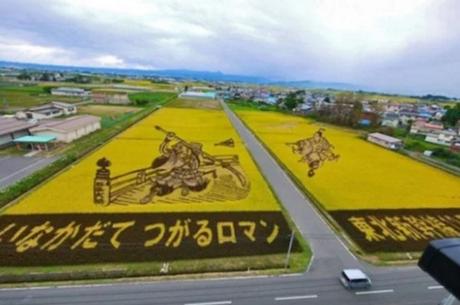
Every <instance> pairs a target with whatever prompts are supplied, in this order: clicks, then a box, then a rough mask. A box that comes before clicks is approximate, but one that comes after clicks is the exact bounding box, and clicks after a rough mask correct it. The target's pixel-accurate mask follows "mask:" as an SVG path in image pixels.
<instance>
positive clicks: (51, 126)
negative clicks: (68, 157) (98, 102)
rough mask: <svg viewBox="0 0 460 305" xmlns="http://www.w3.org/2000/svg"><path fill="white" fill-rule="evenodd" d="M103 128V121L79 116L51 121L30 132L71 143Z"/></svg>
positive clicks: (94, 117)
mask: <svg viewBox="0 0 460 305" xmlns="http://www.w3.org/2000/svg"><path fill="white" fill-rule="evenodd" d="M100 128H101V119H100V118H99V117H97V116H93V115H79V116H74V117H70V118H67V119H64V120H59V121H49V122H45V123H43V124H40V126H37V127H34V128H32V129H31V130H30V132H31V133H32V134H33V135H48V136H54V137H56V140H57V141H58V142H64V143H70V142H72V141H74V140H76V139H78V138H81V137H83V136H85V135H87V134H89V133H92V132H93V131H96V130H98V129H100Z"/></svg>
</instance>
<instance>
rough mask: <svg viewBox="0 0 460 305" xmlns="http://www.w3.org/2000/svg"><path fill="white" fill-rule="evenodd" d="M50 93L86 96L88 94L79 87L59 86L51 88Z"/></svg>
mask: <svg viewBox="0 0 460 305" xmlns="http://www.w3.org/2000/svg"><path fill="white" fill-rule="evenodd" d="M51 94H52V95H64V96H80V97H86V96H88V95H89V92H88V91H86V90H84V89H81V88H68V87H60V88H55V89H51Z"/></svg>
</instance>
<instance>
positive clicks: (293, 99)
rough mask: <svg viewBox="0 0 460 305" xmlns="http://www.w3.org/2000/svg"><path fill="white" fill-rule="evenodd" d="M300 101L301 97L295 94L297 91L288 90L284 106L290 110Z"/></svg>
mask: <svg viewBox="0 0 460 305" xmlns="http://www.w3.org/2000/svg"><path fill="white" fill-rule="evenodd" d="M301 103H302V99H301V98H300V97H299V96H298V95H297V92H290V93H288V95H287V96H286V99H285V101H284V106H285V107H286V108H287V109H289V110H292V109H294V108H295V107H297V105H299V104H301Z"/></svg>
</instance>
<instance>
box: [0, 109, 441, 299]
mask: <svg viewBox="0 0 460 305" xmlns="http://www.w3.org/2000/svg"><path fill="white" fill-rule="evenodd" d="M224 109H225V111H227V114H228V116H229V118H230V120H231V121H232V123H233V124H234V126H235V128H236V129H237V131H238V132H239V133H240V135H241V137H242V139H243V140H244V142H245V143H246V145H247V147H248V149H249V150H250V151H251V153H252V155H253V157H254V158H255V160H256V162H257V163H258V164H259V165H260V167H261V169H262V172H263V174H264V175H265V176H266V178H267V180H268V181H269V182H270V183H271V184H272V186H273V189H274V191H275V192H276V194H277V195H278V196H279V198H280V199H281V200H282V202H283V204H284V205H285V207H286V209H288V210H289V213H290V214H291V216H292V217H293V219H294V221H295V223H296V225H297V226H298V228H299V229H300V231H301V232H302V234H303V235H304V237H305V238H306V239H307V240H309V242H310V244H311V246H312V248H313V251H314V255H315V258H314V260H313V264H312V266H311V268H310V271H309V272H307V273H303V274H299V275H291V276H280V277H268V276H263V277H256V278H235V279H215V280H190V281H170V282H157V283H119V284H112V285H94V286H80V287H79V286H73V287H59V288H54V287H42V288H39V289H15V290H11V289H3V290H0V305H3V304H5V305H6V304H8V305H10V304H47V305H48V304H49V305H51V304H69V305H71V304H84V305H93V304H94V305H95V304H101V305H104V304H114V305H118V304H120V305H121V304H123V305H124V304H127V305H134V304H139V305H147V304H149V305H151V304H159V305H169V304H186V305H228V304H244V305H265V304H277V305H283V304H287V305H297V304H315V305H320V304H321V305H335V304H337V305H347V304H350V305H352V304H353V305H354V304H358V305H360V304H375V305H387V304H401V305H425V304H426V305H431V304H437V303H438V302H439V301H440V300H441V299H442V298H443V297H444V296H446V295H447V292H446V291H445V290H444V289H443V288H442V287H440V286H439V285H437V284H436V283H435V282H434V281H433V280H432V279H431V278H430V277H429V276H427V275H426V274H424V273H423V272H422V271H420V270H419V269H418V268H417V267H415V266H413V267H402V268H375V267H369V266H367V265H365V264H363V263H361V262H359V261H358V260H356V259H355V257H354V256H353V255H352V254H351V253H350V252H348V250H347V249H346V247H344V245H343V243H342V241H341V240H340V239H338V238H337V237H336V236H335V235H334V234H333V232H332V231H331V230H330V228H329V227H328V225H327V224H326V223H324V222H323V221H322V219H321V217H320V216H319V215H318V214H317V213H316V210H315V208H314V207H313V206H312V205H311V203H310V202H309V201H308V200H307V199H306V198H305V197H304V196H303V195H302V193H300V192H299V191H298V190H297V188H296V187H295V185H293V184H292V183H291V181H290V179H289V178H288V177H287V176H286V175H285V173H284V172H283V171H282V170H281V169H280V167H279V166H278V165H277V164H276V163H275V162H274V160H272V159H271V157H270V155H269V154H268V153H267V151H266V150H265V149H264V148H263V147H262V146H261V145H260V144H259V143H258V142H257V140H256V139H255V138H254V136H253V135H252V134H251V133H250V132H249V131H248V130H247V129H246V128H245V127H244V126H243V125H242V124H241V122H240V121H239V120H238V118H236V117H235V116H234V114H233V113H231V112H229V110H228V108H226V106H225V105H224ZM355 266H357V267H361V268H364V269H366V270H367V271H368V272H369V273H370V274H371V277H372V280H373V287H372V289H371V290H368V291H361V292H351V291H347V290H345V289H344V288H343V287H342V286H341V285H340V284H339V281H338V274H339V271H340V269H341V268H343V267H355Z"/></svg>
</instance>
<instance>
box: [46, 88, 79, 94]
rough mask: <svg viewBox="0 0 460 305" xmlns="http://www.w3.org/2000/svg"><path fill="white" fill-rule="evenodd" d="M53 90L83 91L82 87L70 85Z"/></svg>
mask: <svg viewBox="0 0 460 305" xmlns="http://www.w3.org/2000/svg"><path fill="white" fill-rule="evenodd" d="M53 91H70V92H78V93H82V92H85V90H84V89H81V88H72V87H59V88H54V89H53Z"/></svg>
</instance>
